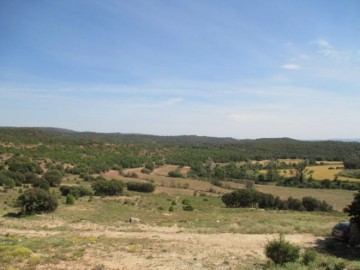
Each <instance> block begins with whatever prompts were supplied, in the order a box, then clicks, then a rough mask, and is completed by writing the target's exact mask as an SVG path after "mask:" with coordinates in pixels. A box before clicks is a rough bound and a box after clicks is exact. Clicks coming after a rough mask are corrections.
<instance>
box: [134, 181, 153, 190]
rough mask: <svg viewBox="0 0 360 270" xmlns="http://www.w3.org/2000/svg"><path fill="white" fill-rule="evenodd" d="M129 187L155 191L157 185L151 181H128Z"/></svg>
mask: <svg viewBox="0 0 360 270" xmlns="http://www.w3.org/2000/svg"><path fill="white" fill-rule="evenodd" d="M127 189H128V190H132V191H138V192H153V191H154V190H155V185H153V184H150V183H138V182H129V183H127Z"/></svg>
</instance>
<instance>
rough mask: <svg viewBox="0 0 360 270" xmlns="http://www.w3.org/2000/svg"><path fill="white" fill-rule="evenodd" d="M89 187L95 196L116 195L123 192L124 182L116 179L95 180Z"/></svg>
mask: <svg viewBox="0 0 360 270" xmlns="http://www.w3.org/2000/svg"><path fill="white" fill-rule="evenodd" d="M91 187H92V188H93V190H94V191H95V195H97V196H117V195H120V194H121V193H122V192H123V189H124V183H123V182H121V181H119V180H116V179H112V180H110V181H107V180H97V181H95V182H94V183H93V184H92V186H91Z"/></svg>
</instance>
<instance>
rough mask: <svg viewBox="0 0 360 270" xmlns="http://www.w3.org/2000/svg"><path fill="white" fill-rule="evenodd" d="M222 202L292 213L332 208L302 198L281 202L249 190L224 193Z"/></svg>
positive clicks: (322, 202)
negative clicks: (291, 211)
mask: <svg viewBox="0 0 360 270" xmlns="http://www.w3.org/2000/svg"><path fill="white" fill-rule="evenodd" d="M221 200H222V202H223V203H224V204H225V205H226V207H232V208H237V207H255V206H258V207H260V208H264V209H268V208H270V209H271V208H272V209H285V210H286V209H288V210H293V211H305V210H307V211H314V210H316V211H331V210H332V206H331V205H329V204H328V203H327V202H325V201H319V200H317V199H315V198H312V197H304V198H303V200H299V199H296V198H293V197H289V198H288V199H287V200H285V201H283V200H281V199H280V198H279V197H274V196H273V195H272V194H267V193H263V192H260V191H256V190H251V189H240V190H235V191H233V192H231V193H226V194H224V195H223V196H222V197H221Z"/></svg>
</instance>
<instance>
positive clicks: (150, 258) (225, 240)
mask: <svg viewBox="0 0 360 270" xmlns="http://www.w3.org/2000/svg"><path fill="white" fill-rule="evenodd" d="M174 169H176V166H172V165H166V166H163V167H161V168H159V169H157V170H155V171H154V172H153V173H151V174H143V173H141V168H136V169H130V170H126V171H125V173H127V172H136V173H137V174H138V178H127V177H124V176H122V175H120V174H119V172H118V171H115V170H112V171H109V172H108V173H106V174H104V176H105V177H107V178H115V179H119V180H122V181H124V182H128V181H141V182H152V183H154V184H156V186H157V187H156V191H155V192H154V193H150V194H144V193H138V192H129V191H125V192H124V194H123V196H115V197H98V196H94V197H83V198H80V199H79V200H77V201H76V203H75V205H67V204H65V198H64V197H61V196H60V194H59V192H58V189H56V188H52V189H51V192H55V194H57V196H58V197H59V200H60V201H59V202H60V205H59V207H58V209H57V210H56V212H54V213H51V214H45V215H34V216H30V217H23V218H13V217H7V216H5V214H7V213H16V212H17V211H18V209H17V208H15V207H14V202H15V201H16V198H17V197H18V195H19V192H20V188H18V187H17V188H15V189H12V190H9V191H8V192H7V193H0V205H1V208H0V215H1V217H0V269H7V270H10V269H12V270H13V269H29V270H30V269H268V268H267V267H269V266H268V265H269V264H268V262H267V259H266V257H265V255H264V246H265V245H266V243H267V242H268V241H269V240H271V239H273V238H275V237H277V235H278V234H279V233H282V234H285V235H286V238H287V239H289V240H290V241H291V242H293V243H296V244H298V245H300V246H301V247H302V248H303V249H305V248H316V249H317V250H318V258H319V265H320V264H323V265H325V264H328V263H329V262H334V263H335V262H341V263H345V265H346V266H347V267H348V269H359V268H360V265H359V264H358V263H357V262H356V261H353V260H351V259H346V258H345V259H339V258H336V257H335V256H333V255H331V254H328V253H326V252H324V251H323V244H321V243H324V241H326V238H327V237H328V236H329V234H330V231H331V228H332V226H334V224H336V223H337V222H339V221H340V220H347V216H346V215H345V214H344V213H342V211H341V210H342V208H343V207H345V206H346V205H347V204H349V203H350V202H351V201H352V198H353V194H354V192H351V191H346V190H314V189H298V188H285V187H277V186H271V185H256V187H255V188H256V189H257V190H259V191H262V192H266V193H271V194H273V195H276V196H280V197H281V198H287V197H289V196H293V197H296V198H302V197H304V196H313V197H316V198H318V199H321V200H326V201H327V202H329V203H330V204H332V205H333V206H334V208H335V210H339V211H334V212H327V213H323V212H293V211H277V210H263V209H240V208H238V209H231V208H226V207H225V206H224V205H223V203H222V202H221V195H222V194H224V193H227V192H231V191H232V190H233V189H237V188H244V185H243V184H237V183H233V182H224V186H225V187H226V188H220V187H217V186H213V185H212V184H210V183H209V182H205V181H200V180H196V179H187V178H170V177H167V176H166V175H167V173H168V172H169V171H170V170H174ZM182 170H184V172H185V171H186V170H188V168H186V167H184V168H182ZM63 184H67V185H77V184H81V185H83V186H87V187H90V185H91V182H85V181H83V180H81V179H78V178H77V177H76V176H66V177H65V179H64V180H63ZM184 200H185V201H187V202H186V204H190V205H191V206H192V207H193V208H194V211H185V210H184V209H183V207H184V206H185V205H184V203H185V201H184ZM130 217H137V218H139V219H140V220H141V223H139V224H131V223H129V222H128V220H129V218H130ZM321 261H323V262H321ZM270 266H271V265H270ZM278 269H281V268H278ZM294 269H295V268H294ZM296 269H298V268H296ZM299 269H300V268H299ZM319 269H325V268H319ZM329 269H332V268H329Z"/></svg>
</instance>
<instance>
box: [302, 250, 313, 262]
mask: <svg viewBox="0 0 360 270" xmlns="http://www.w3.org/2000/svg"><path fill="white" fill-rule="evenodd" d="M302 260H303V263H304V264H305V265H309V264H311V263H313V262H314V261H315V260H316V251H315V250H313V249H306V250H305V252H304V254H303V256H302Z"/></svg>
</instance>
